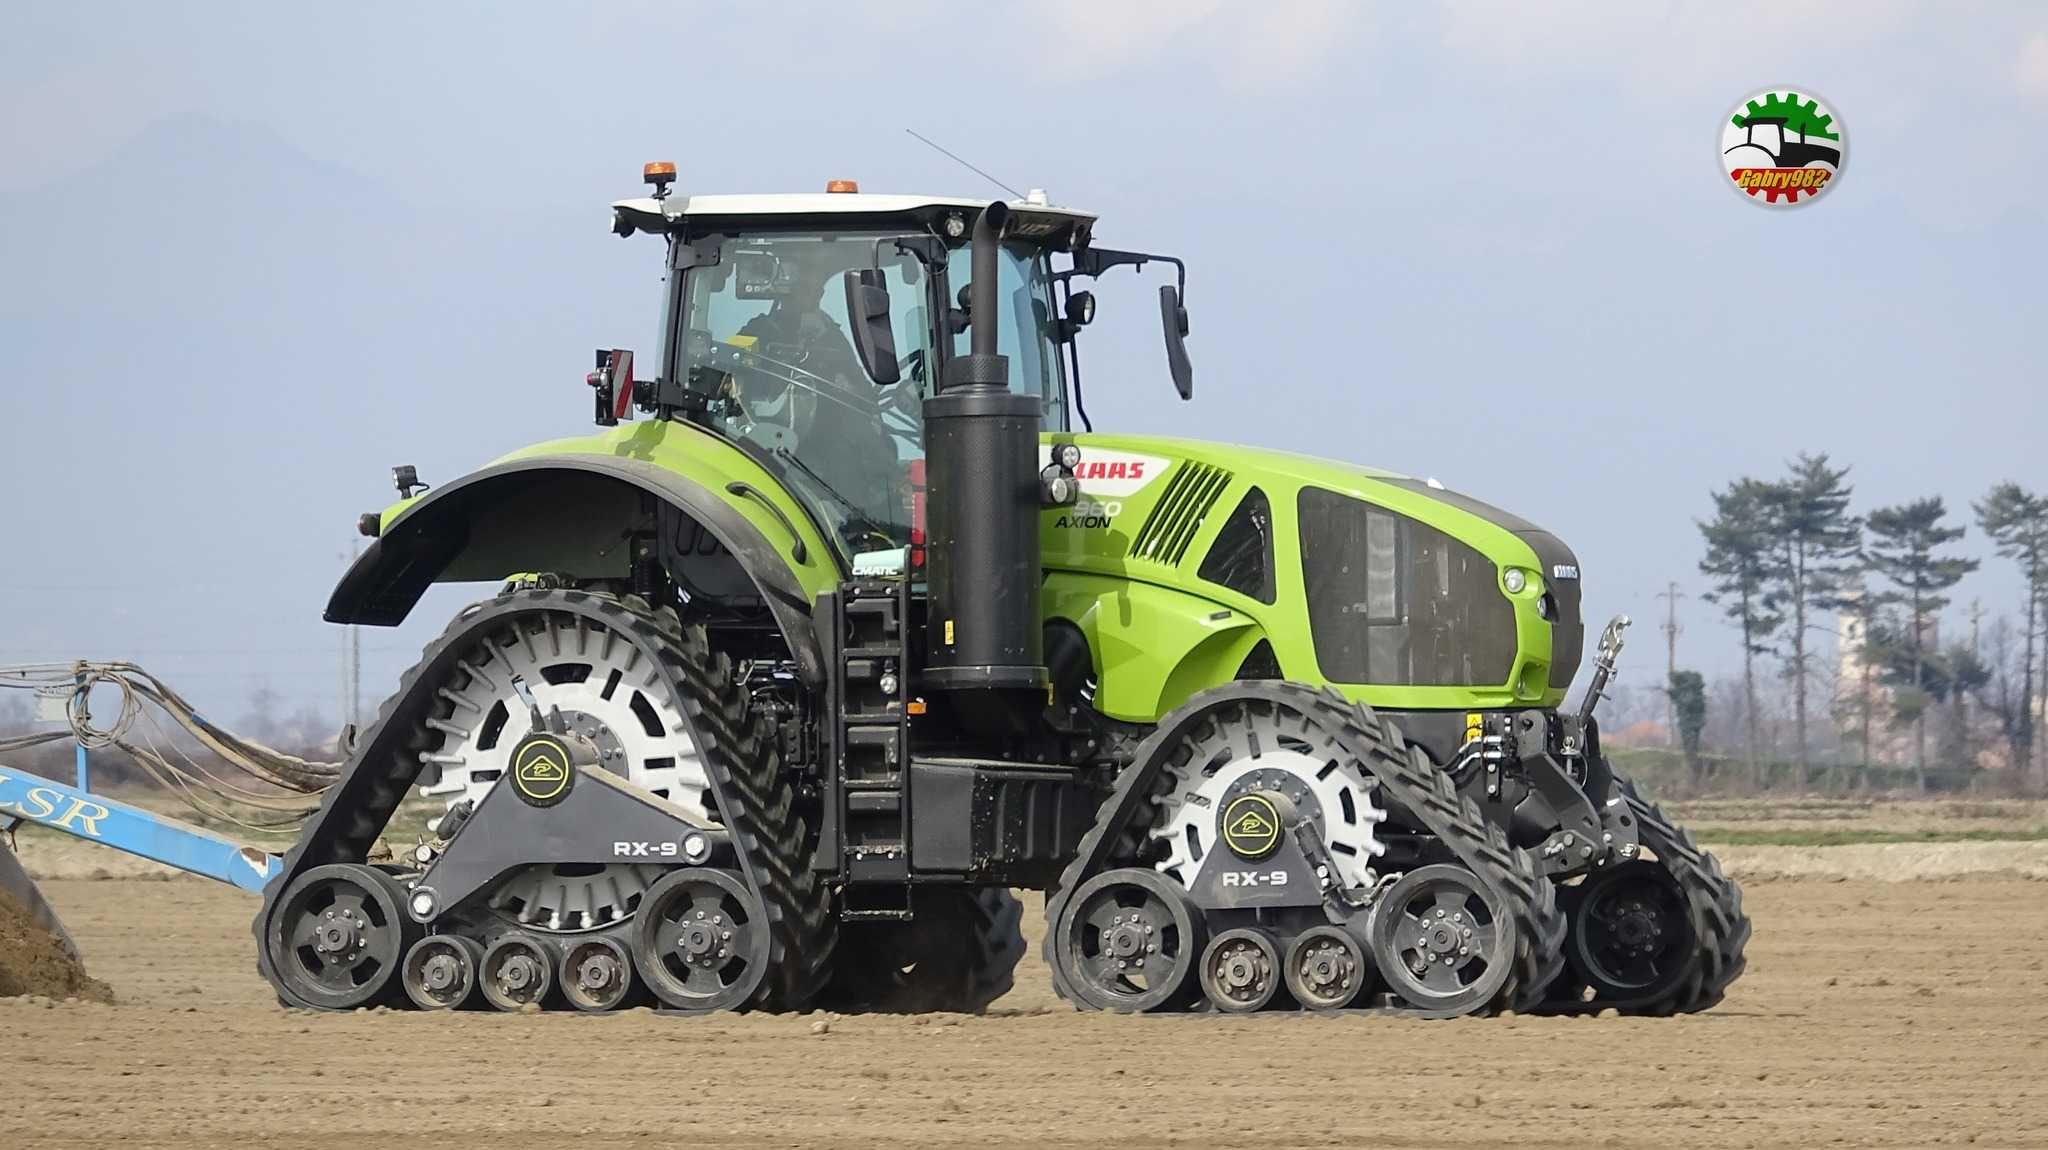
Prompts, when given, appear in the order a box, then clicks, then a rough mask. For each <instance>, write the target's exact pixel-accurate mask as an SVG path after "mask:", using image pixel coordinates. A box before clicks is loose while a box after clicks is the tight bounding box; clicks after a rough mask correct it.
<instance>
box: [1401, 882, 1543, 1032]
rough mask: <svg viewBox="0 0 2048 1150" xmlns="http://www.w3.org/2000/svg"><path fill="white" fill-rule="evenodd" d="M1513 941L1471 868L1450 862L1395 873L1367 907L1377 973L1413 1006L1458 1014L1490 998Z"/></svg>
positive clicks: (1508, 924)
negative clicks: (1395, 877)
mask: <svg viewBox="0 0 2048 1150" xmlns="http://www.w3.org/2000/svg"><path fill="white" fill-rule="evenodd" d="M1517 942H1518V940H1517V938H1516V937H1515V925H1514V920H1513V919H1512V918H1509V917H1508V916H1506V915H1504V914H1502V913H1501V908H1500V907H1498V906H1496V905H1494V899H1493V896H1492V895H1491V894H1489V893H1488V892H1487V890H1486V889H1485V887H1484V886H1482V885H1481V884H1480V882H1479V881H1478V879H1477V878H1476V877H1475V876H1474V875H1473V874H1472V872H1471V871H1468V870H1466V869H1465V868H1464V867H1461V866H1453V865H1451V864H1449V863H1434V864H1432V865H1430V866H1424V867H1417V868H1416V869H1414V870H1412V871H1409V872H1408V873H1407V874H1405V875H1402V876H1401V879H1400V881H1398V882H1396V883H1395V884H1394V885H1393V886H1392V887H1389V888H1388V889H1387V892H1386V894H1385V895H1384V896H1382V899H1381V902H1380V905H1379V906H1378V907H1376V908H1374V910H1373V917H1372V949H1373V957H1374V958H1375V959H1376V960H1377V964H1378V966H1379V971H1380V977H1382V978H1384V979H1386V981H1387V985H1388V987H1389V988H1390V989H1391V990H1393V992H1394V993H1395V994H1397V995H1399V996H1400V997H1401V998H1402V999H1404V1000H1406V1002H1407V1003H1408V1005H1410V1006H1412V1007H1415V1008H1416V1009H1418V1010H1423V1011H1428V1012H1433V1013H1435V1012H1440V1013H1443V1014H1464V1013H1467V1012H1469V1011H1472V1010H1476V1009H1479V1008H1480V1007H1482V1006H1484V1005H1485V1004H1486V1003H1487V1002H1490V1001H1492V999H1493V997H1494V995H1495V994H1497V993H1498V992H1499V991H1500V989H1501V987H1502V986H1503V985H1504V984H1505V983H1506V982H1507V979H1508V977H1509V975H1510V973H1511V971H1512V963H1513V955H1514V953H1515V948H1516V945H1517Z"/></svg>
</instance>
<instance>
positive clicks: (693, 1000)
mask: <svg viewBox="0 0 2048 1150" xmlns="http://www.w3.org/2000/svg"><path fill="white" fill-rule="evenodd" d="M637 917H638V918H639V920H640V922H639V925H638V926H637V927H635V928H634V932H633V958H634V961H635V962H636V963H637V964H638V965H639V967H640V977H641V978H643V979H645V980H646V982H647V986H648V988H649V989H651V990H652V991H654V994H655V997H657V998H659V999H661V1001H662V1002H664V1003H666V1004H668V1005H669V1006H671V1007H674V1008H675V1009H677V1010H734V1009H737V1008H739V1007H741V1006H744V1005H746V1004H747V1002H748V1001H749V1000H751V999H752V998H753V996H754V991H755V990H756V989H758V988H759V987H760V985H761V979H762V976H763V975H765V974H766V973H767V970H768V950H769V935H768V916H767V914H766V913H765V912H764V911H763V910H762V909H761V906H760V904H759V903H758V902H756V901H755V900H754V897H753V896H752V895H751V894H748V893H747V888H746V884H744V883H742V882H741V881H740V880H739V879H738V878H736V877H734V876H733V875H732V874H730V873H728V872H726V871H722V870H712V869H710V868H708V867H691V868H689V869H687V870H679V871H675V872H673V873H671V874H668V875H665V876H663V877H662V878H661V879H660V880H659V881H657V882H656V883H655V884H654V885H653V886H652V887H650V888H649V889H648V891H647V894H646V897H644V898H642V899H641V900H640V909H639V911H638V914H637Z"/></svg>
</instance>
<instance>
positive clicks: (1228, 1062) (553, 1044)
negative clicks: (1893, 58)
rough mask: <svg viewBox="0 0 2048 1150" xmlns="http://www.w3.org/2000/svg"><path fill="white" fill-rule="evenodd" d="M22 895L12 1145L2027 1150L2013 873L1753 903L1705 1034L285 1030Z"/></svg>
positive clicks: (955, 1027)
mask: <svg viewBox="0 0 2048 1150" xmlns="http://www.w3.org/2000/svg"><path fill="white" fill-rule="evenodd" d="M44 885H45V887H46V889H47V890H48V893H49V895H50V897H51V899H52V901H53V902H54V903H55V904H56V906H57V908H58V910H59V912H60V913H62V914H63V915H64V917H65V920H66V922H67V923H68V925H69V926H70V927H71V930H72V933H73V934H74V935H75V936H76V937H77V939H78V942H79V944H80V946H81V947H82V948H83V949H84V950H85V952H86V955H87V958H88V960H89V962H90V964H91V969H92V971H93V973H94V974H95V975H97V976H98V977H100V978H103V979H105V980H107V981H108V982H110V983H112V984H113V987H114V989H115V992H116V993H117V994H118V995H119V997H120V1000H121V1003H122V1004H121V1005H118V1006H100V1005H85V1004H63V1003H51V1002H48V1001H47V1000H45V1001H44V1002H29V1001H27V1000H21V999H14V1000H6V1001H5V1002H0V1145H5V1146H9V1147H22V1148H26V1147H54V1146H77V1147H86V1146H103V1145H111V1144H116V1143H118V1144H122V1145H136V1146H143V1145H148V1146H230V1147H252V1148H253V1147H264V1148H269V1147H277V1146H297V1145H351V1146H404V1147H408V1148H421V1147H438V1146H463V1147H478V1148H481V1147H485V1146H491V1147H511V1148H526V1147H536V1148H537V1147H556V1146H571V1145H574V1146H579V1147H582V1146H614V1145H617V1146H627V1145H630V1146H653V1145H676V1146H715V1145H746V1146H826V1145H832V1146H837V1145H860V1146H864V1147H873V1146H883V1145H901V1144H914V1145H974V1146H990V1145H1001V1146H1046V1145H1067V1146H1084V1145H1085V1146H1090V1147H1095V1146H1112V1147H1130V1146H1147V1145H1159V1144H1167V1143H1177V1144H1183V1145H1190V1146H1220V1147H1231V1148H1246V1147H1261V1146H1294V1145H1340V1144H1341V1145H1349V1146H1367V1145H1370V1146H1380V1147H1385V1146H1407V1147H1456V1148H1458V1150H1472V1148H1476V1147H1491V1146H1505V1145H1514V1146H1518V1147H1553V1146H1554V1147H1570V1148H1572V1150H1582V1148H1584V1147H1587V1146H1705V1147H1734V1146H1755V1147H1807V1146H1825V1145H1851V1146H1929V1145H1948V1144H1963V1143H1974V1144H1976V1145H1986V1146H2048V1086H2044V1085H2043V1083H2044V1080H2048V971H2044V961H2048V897H2044V896H2048V886H2044V885H2042V884H2041V883H2038V882H2029V881H2025V880H2022V879H2018V878H2013V877H1998V876H1994V877H1982V878H1974V879H1968V880H1951V881H1921V882H1877V881H1870V880H1866V879H1846V880H1836V881H1828V880H1811V879H1788V880H1783V881H1772V882H1764V883H1761V884H1758V885H1755V886H1753V887H1751V888H1750V890H1749V905H1750V909H1751V910H1752V912H1753V914H1754V917H1755V920H1756V938H1755V941H1754V943H1753V944H1752V945H1751V948H1750V955H1751V961H1750V968H1749V973H1748V975H1747V976H1746V977H1745V978H1744V979H1743V980H1742V981H1741V982H1739V983H1737V984H1736V986H1735V988H1734V990H1733V992H1732V994H1731V995H1730V997H1729V999H1728V1001H1727V1002H1725V1003H1724V1004H1723V1005H1722V1006H1720V1007H1719V1008H1717V1009H1716V1010H1714V1011H1712V1012H1710V1013H1707V1014H1704V1015H1699V1016H1695V1017H1688V1018H1677V1019H1663V1020H1655V1019H1579V1020H1569V1019H1548V1018H1505V1019H1487V1020H1479V1019H1473V1020H1459V1021H1453V1022H1420V1021H1409V1020H1401V1019H1388V1018H1375V1017H1345V1018H1313V1017H1301V1016H1261V1017H1253V1018H1223V1017H1181V1018H1122V1017H1112V1016H1102V1015H1088V1014H1078V1013H1075V1012H1074V1011H1072V1010H1070V1009H1068V1008H1066V1007H1065V1006H1063V1005H1062V1004H1060V1003H1059V1002H1058V1001H1057V1000H1056V999H1055V998H1054V997H1053V995H1052V993H1051V991H1050V990H1049V989H1048V987H1047V981H1046V978H1045V973H1044V970H1043V968H1042V967H1040V966H1039V965H1038V960H1037V958H1036V950H1035V947H1034V952H1033V957H1032V958H1031V959H1028V960H1027V962H1026V967H1025V969H1024V970H1022V971H1020V979H1019V986H1018V989H1017V990H1016V991H1015V992H1014V993H1012V994H1011V995H1010V996H1009V997H1007V998H1006V999H1004V1000H1003V1001H1002V1002H1000V1003H999V1004H998V1005H997V1009H996V1010H995V1011H994V1012H992V1013H991V1015H989V1016H987V1017H981V1018H964V1017H960V1016H956V1015H940V1016H925V1017H875V1016H867V1017H832V1018H829V1019H828V1018H826V1017H825V1016H820V1015H807V1016H796V1017H766V1016H750V1017H720V1018H709V1019H684V1018H667V1017H659V1016H655V1015H652V1014H648V1013H644V1012H637V1013H628V1014H624V1015H618V1016H612V1017H604V1018H587V1017H575V1016H560V1015H540V1016H519V1015H494V1014H461V1015H447V1014H437V1015H423V1014H413V1013H374V1014H343V1015H319V1014H309V1013H299V1012H286V1011H283V1010H280V1009H279V1008H278V1007H277V1006H276V1005H275V1002H274V1000H273V999H272V997H271V995H270V993H269V991H268V989H267V988H266V987H265V985H264V984H263V983H262V982H261V981H259V980H258V978H257V977H256V975H255V973H254V971H253V969H252V951H251V947H252V945H253V944H252V942H251V939H250V935H249V929H248V927H249V917H250V914H251V913H252V912H253V910H254V909H255V905H256V903H255V900H254V899H253V898H251V897H249V896H245V895H240V894H237V893H236V892H233V891H230V890H228V889H226V888H224V887H216V886H213V885H210V884H203V883H200V882H197V881H191V880H180V881H175V882H132V881H103V882H82V881H65V880H58V881H51V882H47V883H45V884H44ZM1038 921H1039V920H1038V916H1037V915H1036V913H1035V908H1034V913H1033V915H1032V916H1031V917H1030V918H1029V919H1027V923H1028V924H1030V925H1033V926H1035V925H1036V924H1037V923H1038ZM821 1022H822V1023H825V1025H824V1026H823V1027H821V1026H819V1023H821ZM820 1030H823V1031H824V1033H819V1031H820Z"/></svg>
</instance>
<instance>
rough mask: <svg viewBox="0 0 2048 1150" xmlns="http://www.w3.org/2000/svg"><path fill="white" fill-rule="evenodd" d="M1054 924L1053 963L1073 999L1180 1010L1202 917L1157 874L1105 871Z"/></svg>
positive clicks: (1122, 1007) (1102, 1006)
mask: <svg viewBox="0 0 2048 1150" xmlns="http://www.w3.org/2000/svg"><path fill="white" fill-rule="evenodd" d="M1062 919H1063V921H1061V922H1060V923H1059V924H1057V926H1056V928H1055V929H1056V930H1057V931H1058V934H1057V935H1056V937H1055V942H1054V951H1053V953H1054V958H1055V961H1057V962H1059V963H1060V965H1061V967H1062V968H1063V970H1062V973H1064V974H1065V976H1066V978H1067V981H1068V983H1069V984H1070V985H1071V986H1072V987H1073V989H1074V994H1075V996H1076V997H1077V998H1078V999H1079V1000H1080V1001H1081V1003H1082V1004H1083V1005H1086V1006H1090V1007H1093V1008H1094V1009H1096V1010H1114V1011H1118V1012H1120V1013H1126V1014H1131V1013H1137V1012H1139V1011H1147V1010H1160V1009H1168V1008H1172V1007H1176V1006H1179V1005H1181V1002H1182V999H1183V997H1184V993H1185V990H1186V988H1187V986H1188V976H1189V975H1191V974H1193V973H1194V970H1195V965H1196V958H1197V957H1198V956H1199V955H1200V954H1201V951H1202V925H1201V924H1202V917H1201V913H1200V912H1199V911H1197V910H1196V909H1195V908H1194V905H1193V904H1192V903H1191V902H1189V900H1188V896H1187V892H1186V890H1184V889H1183V888H1182V887H1181V885H1180V884H1179V883H1177V882H1174V881H1173V880H1171V879H1168V878H1167V877H1165V876H1164V875H1162V874H1160V873H1159V872H1158V871H1155V870H1152V869H1150V868H1145V867H1123V868H1120V869H1118V870H1112V871H1104V872H1103V873H1102V874H1099V875H1096V876H1095V877H1094V878H1092V879H1089V880H1088V881H1087V882H1085V883H1082V884H1081V887H1080V889H1078V890H1076V891H1075V892H1074V897H1073V898H1071V899H1069V900H1068V901H1067V908H1066V912H1065V914H1064V915H1063V916H1062Z"/></svg>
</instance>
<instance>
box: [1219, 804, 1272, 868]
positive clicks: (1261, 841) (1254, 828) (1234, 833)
mask: <svg viewBox="0 0 2048 1150" xmlns="http://www.w3.org/2000/svg"><path fill="white" fill-rule="evenodd" d="M1223 845H1224V846H1227V847H1229V848H1230V851H1231V853H1232V854H1235V855H1236V856H1237V857H1239V858H1242V859H1262V858H1265V857H1266V856H1267V855H1269V854H1272V853H1273V848H1274V847H1277V846H1279V845H1280V811H1279V809H1278V808H1276V807H1274V805H1273V800H1271V799H1269V798H1267V797H1266V796H1264V795H1262V794H1257V793H1253V794H1249V795H1239V796H1238V797H1237V798H1235V799H1233V800H1231V803H1230V805H1229V806H1228V807H1225V808H1224V810H1223Z"/></svg>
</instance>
